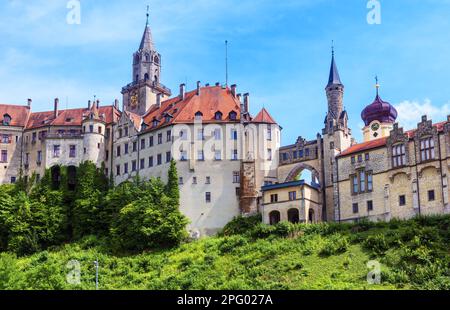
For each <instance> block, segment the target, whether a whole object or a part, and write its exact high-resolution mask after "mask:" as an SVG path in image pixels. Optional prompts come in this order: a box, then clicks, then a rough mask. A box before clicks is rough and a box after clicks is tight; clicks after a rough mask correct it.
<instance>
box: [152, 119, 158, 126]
mask: <svg viewBox="0 0 450 310" xmlns="http://www.w3.org/2000/svg"><path fill="white" fill-rule="evenodd" d="M158 124H159V121H158V120H157V119H156V118H153V121H152V126H153V128H155V127H157V126H158Z"/></svg>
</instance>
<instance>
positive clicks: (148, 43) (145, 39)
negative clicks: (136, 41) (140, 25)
mask: <svg viewBox="0 0 450 310" xmlns="http://www.w3.org/2000/svg"><path fill="white" fill-rule="evenodd" d="M149 18H150V6H149V5H147V20H146V22H145V30H144V34H143V35H142V40H141V44H140V46H139V49H140V50H148V51H151V50H153V37H152V32H151V30H150V26H149V23H148V22H149Z"/></svg>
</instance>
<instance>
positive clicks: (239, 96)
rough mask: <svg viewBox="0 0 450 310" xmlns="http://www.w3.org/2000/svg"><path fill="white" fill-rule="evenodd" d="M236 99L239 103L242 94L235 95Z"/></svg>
mask: <svg viewBox="0 0 450 310" xmlns="http://www.w3.org/2000/svg"><path fill="white" fill-rule="evenodd" d="M236 98H237V100H238V101H239V102H241V98H242V94H237V95H236Z"/></svg>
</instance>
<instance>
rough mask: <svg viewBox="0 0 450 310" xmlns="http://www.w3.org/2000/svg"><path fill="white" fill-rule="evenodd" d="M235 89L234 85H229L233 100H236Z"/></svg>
mask: <svg viewBox="0 0 450 310" xmlns="http://www.w3.org/2000/svg"><path fill="white" fill-rule="evenodd" d="M236 88H237V85H236V84H233V85H231V94H232V95H233V97H234V98H236Z"/></svg>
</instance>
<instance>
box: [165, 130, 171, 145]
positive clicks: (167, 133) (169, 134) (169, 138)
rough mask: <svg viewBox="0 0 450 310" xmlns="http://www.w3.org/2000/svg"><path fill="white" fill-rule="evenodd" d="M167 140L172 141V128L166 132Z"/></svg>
mask: <svg viewBox="0 0 450 310" xmlns="http://www.w3.org/2000/svg"><path fill="white" fill-rule="evenodd" d="M166 141H167V142H170V141H172V131H170V130H168V131H167V132H166Z"/></svg>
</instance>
